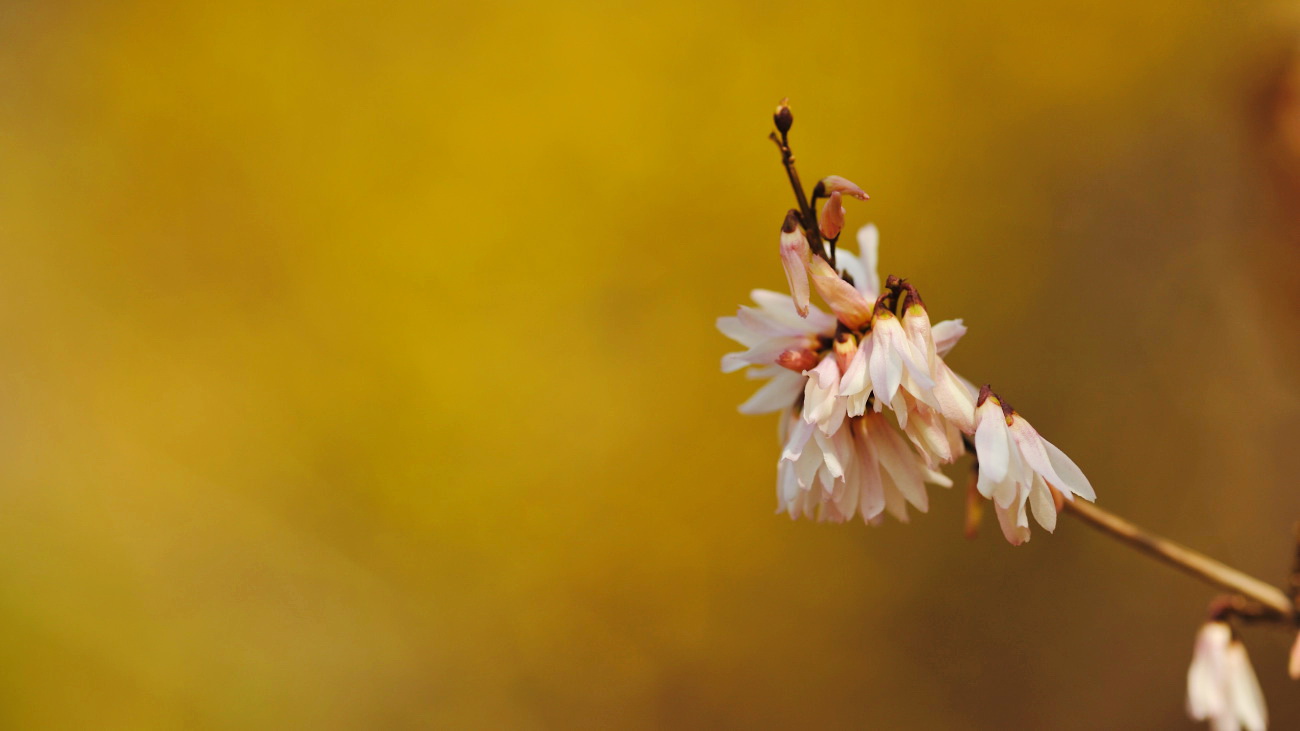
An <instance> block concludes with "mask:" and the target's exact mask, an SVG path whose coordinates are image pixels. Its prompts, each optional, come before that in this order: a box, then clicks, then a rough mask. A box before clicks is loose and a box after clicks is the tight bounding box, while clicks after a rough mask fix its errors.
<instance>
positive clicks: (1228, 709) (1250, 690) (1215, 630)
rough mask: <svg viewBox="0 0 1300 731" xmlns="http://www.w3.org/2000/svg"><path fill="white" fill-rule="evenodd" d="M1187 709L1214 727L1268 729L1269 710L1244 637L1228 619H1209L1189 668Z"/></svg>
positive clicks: (1224, 729)
mask: <svg viewBox="0 0 1300 731" xmlns="http://www.w3.org/2000/svg"><path fill="white" fill-rule="evenodd" d="M1187 713H1188V715H1190V716H1191V717H1192V719H1193V720H1196V721H1209V722H1210V723H1211V725H1212V726H1213V728H1214V731H1240V729H1243V728H1244V729H1246V731H1265V729H1266V728H1267V727H1268V710H1267V709H1266V708H1265V707H1264V694H1263V692H1261V691H1260V689H1259V680H1257V679H1256V678H1255V671H1254V669H1253V668H1251V666H1250V658H1249V657H1248V656H1247V655H1246V648H1245V646H1244V645H1242V644H1241V641H1240V640H1238V639H1237V638H1235V637H1233V636H1232V628H1231V627H1229V626H1228V625H1227V623H1226V622H1220V621H1211V622H1206V623H1205V625H1203V626H1202V627H1201V631H1200V632H1199V633H1197V635H1196V649H1195V650H1194V651H1193V653H1192V665H1191V667H1190V668H1188V669H1187Z"/></svg>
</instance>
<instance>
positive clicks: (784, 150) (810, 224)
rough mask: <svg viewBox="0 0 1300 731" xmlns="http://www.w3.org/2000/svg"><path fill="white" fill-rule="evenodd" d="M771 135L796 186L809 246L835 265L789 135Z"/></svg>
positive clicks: (786, 171) (795, 194) (791, 183)
mask: <svg viewBox="0 0 1300 731" xmlns="http://www.w3.org/2000/svg"><path fill="white" fill-rule="evenodd" d="M769 137H770V138H771V140H772V141H773V142H775V143H776V147H777V149H778V150H780V151H781V165H782V166H783V167H784V168H785V175H786V177H787V178H789V179H790V187H792V188H794V197H795V200H797V201H798V202H799V211H800V217H801V218H802V219H803V230H804V233H805V234H806V235H807V236H808V246H809V247H811V248H812V250H813V253H815V254H817V255H818V256H820V257H821V258H823V259H825V260H826V261H827V263H829V264H830V265H831V266H835V259H834V257H833V256H832V255H830V254H828V253H827V252H826V247H825V246H823V245H822V233H821V229H820V228H818V227H817V211H816V210H814V209H813V207H812V206H811V205H810V204H809V203H808V196H807V194H806V193H804V190H803V183H801V182H799V171H798V170H796V169H795V166H794V152H793V151H791V150H790V139H789V137H788V136H787V135H785V134H780V135H778V134H777V133H776V132H773V133H772V134H771V135H769Z"/></svg>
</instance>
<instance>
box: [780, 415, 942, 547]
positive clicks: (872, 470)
mask: <svg viewBox="0 0 1300 731" xmlns="http://www.w3.org/2000/svg"><path fill="white" fill-rule="evenodd" d="M849 423H850V424H851V428H843V429H839V430H837V431H836V432H835V433H834V434H831V435H829V436H828V435H826V434H824V433H823V432H822V431H821V430H820V429H817V428H814V424H812V423H810V422H808V421H806V420H805V419H803V418H801V417H799V416H797V415H793V414H792V415H791V416H790V417H788V418H787V420H786V421H785V422H783V424H782V426H783V429H782V440H783V442H784V444H785V449H784V451H783V452H782V454H781V461H780V463H779V464H778V467H777V505H778V507H777V512H778V513H788V514H789V515H790V517H792V518H795V517H799V516H803V517H807V518H813V517H815V518H817V519H818V520H826V521H830V522H837V523H838V522H843V521H846V520H851V519H852V518H853V517H854V515H855V514H857V515H861V516H862V519H863V521H865V522H867V523H871V524H874V523H878V522H879V520H880V518H881V517H882V514H883V513H884V512H885V511H888V512H889V513H890V514H891V515H893V516H894V517H896V518H898V519H899V520H901V521H904V522H906V521H907V519H908V516H907V505H908V504H909V503H910V504H911V505H912V506H913V507H915V508H916V509H917V510H920V511H921V512H925V511H926V510H928V509H929V498H928V496H927V495H926V491H925V483H926V482H929V483H932V484H935V485H941V486H943V487H951V486H952V481H951V480H949V479H948V478H947V477H946V476H944V475H943V474H941V473H939V472H936V471H934V470H932V469H930V468H929V467H927V466H926V464H925V460H924V459H923V458H922V457H921V456H920V455H918V454H917V453H916V452H915V451H913V450H912V449H911V447H909V446H908V445H907V442H906V441H904V440H903V438H902V435H901V434H899V433H898V430H897V429H895V428H894V427H893V425H891V424H890V423H889V422H888V421H887V420H886V419H885V417H884V416H883V415H881V414H874V413H873V414H868V415H866V416H865V417H862V418H859V419H853V420H852V421H851V422H849Z"/></svg>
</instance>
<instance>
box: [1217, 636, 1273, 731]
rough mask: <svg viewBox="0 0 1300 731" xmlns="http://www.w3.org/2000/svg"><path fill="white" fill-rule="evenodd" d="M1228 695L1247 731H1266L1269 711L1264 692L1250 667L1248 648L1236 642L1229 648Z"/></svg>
mask: <svg viewBox="0 0 1300 731" xmlns="http://www.w3.org/2000/svg"><path fill="white" fill-rule="evenodd" d="M1226 670H1227V673H1228V695H1229V697H1230V698H1231V699H1232V710H1233V712H1234V713H1235V714H1236V716H1237V720H1239V721H1240V722H1241V725H1242V726H1245V727H1246V731H1265V729H1266V728H1267V726H1268V709H1267V708H1266V707H1265V705H1264V692H1263V691H1261V690H1260V688H1259V680H1258V679H1257V678H1256V677H1255V669H1254V668H1252V667H1251V666H1250V658H1249V657H1248V656H1247V655H1246V647H1245V646H1244V645H1242V644H1241V642H1237V641H1234V642H1233V643H1232V644H1231V645H1230V646H1229V647H1228V657H1227V668H1226Z"/></svg>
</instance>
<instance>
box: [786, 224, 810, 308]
mask: <svg viewBox="0 0 1300 731" xmlns="http://www.w3.org/2000/svg"><path fill="white" fill-rule="evenodd" d="M799 235H800V237H801V238H802V236H803V234H802V233H800V234H799ZM782 239H784V236H783V237H782ZM807 248H808V242H807V241H804V242H803V248H802V249H800V247H798V246H797V245H787V244H786V243H785V241H784V240H782V242H781V267H782V268H783V269H785V281H786V284H787V285H788V286H789V287H790V294H792V295H794V309H795V311H796V312H798V313H799V316H800V317H807V316H808V303H809V302H810V301H811V299H812V290H811V289H809V287H808V261H807V256H806V255H805V254H804V251H803V249H807Z"/></svg>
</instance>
